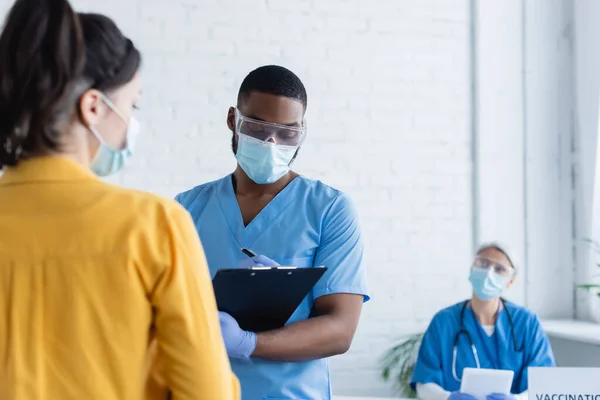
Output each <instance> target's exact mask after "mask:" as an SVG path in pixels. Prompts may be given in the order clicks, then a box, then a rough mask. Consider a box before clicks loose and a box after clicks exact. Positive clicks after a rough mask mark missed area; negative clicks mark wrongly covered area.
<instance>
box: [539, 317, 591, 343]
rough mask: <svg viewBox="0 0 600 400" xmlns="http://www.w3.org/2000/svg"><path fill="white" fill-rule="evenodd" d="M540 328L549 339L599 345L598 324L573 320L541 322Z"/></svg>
mask: <svg viewBox="0 0 600 400" xmlns="http://www.w3.org/2000/svg"><path fill="white" fill-rule="evenodd" d="M542 327H543V328H544V330H545V331H546V333H547V334H548V336H550V337H553V336H554V337H557V338H561V339H567V340H574V341H577V342H582V343H589V344H594V345H600V324H595V323H592V322H585V321H574V320H543V321H542Z"/></svg>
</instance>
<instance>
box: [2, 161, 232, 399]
mask: <svg viewBox="0 0 600 400" xmlns="http://www.w3.org/2000/svg"><path fill="white" fill-rule="evenodd" d="M150 348H153V349H154V350H153V351H152V353H153V354H150V351H149V350H150ZM156 354H158V355H159V356H160V364H161V365H160V372H157V371H156V370H155V368H154V365H155V364H156V359H155V357H154V356H155V355H156ZM149 370H151V371H150V373H149ZM148 376H153V378H151V379H148ZM165 385H166V386H167V387H168V388H169V389H170V391H171V394H172V397H171V398H172V399H173V400H179V399H208V400H221V399H223V400H226V399H238V398H239V397H240V393H239V390H240V389H239V383H238V381H237V378H236V377H235V376H234V375H233V373H232V372H231V367H230V365H229V360H228V358H227V355H226V352H225V347H224V345H223V342H222V339H221V332H220V328H219V321H218V316H217V308H216V302H215V298H214V293H213V289H212V284H211V280H210V276H209V272H208V268H207V265H206V259H205V256H204V252H203V249H202V246H201V244H200V241H199V239H198V234H197V232H196V229H195V227H194V225H193V222H192V220H191V218H190V216H189V215H188V213H187V212H186V211H185V210H184V209H183V208H182V207H180V206H179V205H178V204H177V203H176V202H174V201H171V200H167V199H162V198H159V197H157V196H154V195H151V194H148V193H144V192H139V191H134V190H127V189H123V188H120V187H116V186H113V185H109V184H106V183H104V182H102V181H101V180H99V179H98V178H96V177H95V176H94V175H93V174H92V173H91V172H90V171H89V170H87V169H86V168H84V167H82V166H80V165H79V164H77V163H75V162H74V161H72V160H70V159H67V158H64V157H39V158H34V159H30V160H26V161H22V162H20V163H19V165H18V166H17V167H11V168H7V169H6V170H5V172H4V175H2V176H0V399H3V400H42V399H43V400H46V399H48V400H55V399H56V400H68V399H76V400H88V399H89V400H93V399H98V400H112V399H115V400H117V399H118V400H132V399H142V398H144V397H145V398H160V397H162V398H164V396H165V391H164V390H165V387H164V386H165Z"/></svg>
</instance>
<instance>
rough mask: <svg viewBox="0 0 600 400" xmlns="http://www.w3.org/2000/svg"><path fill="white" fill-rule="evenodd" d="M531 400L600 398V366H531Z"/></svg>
mask: <svg viewBox="0 0 600 400" xmlns="http://www.w3.org/2000/svg"><path fill="white" fill-rule="evenodd" d="M528 375H529V382H528V384H529V386H528V397H529V400H600V368H547V367H529V369H528Z"/></svg>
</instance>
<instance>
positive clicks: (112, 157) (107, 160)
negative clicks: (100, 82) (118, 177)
mask: <svg viewBox="0 0 600 400" xmlns="http://www.w3.org/2000/svg"><path fill="white" fill-rule="evenodd" d="M103 100H104V102H105V103H106V104H107V105H108V106H109V107H110V108H111V109H112V110H113V111H114V112H115V113H116V114H117V115H118V116H119V117H121V119H122V120H123V121H125V123H126V124H127V133H126V134H125V140H126V142H127V143H126V145H125V148H124V149H122V150H121V149H115V148H113V147H111V146H109V145H107V144H106V142H105V141H104V139H102V136H101V135H100V133H99V132H98V130H97V129H96V128H95V127H94V126H90V131H92V133H93V134H94V136H95V137H96V139H98V141H99V142H100V146H99V147H98V151H96V154H95V155H94V158H93V160H92V164H91V167H90V168H91V170H92V172H94V173H95V174H96V175H98V176H100V177H106V176H109V175H113V174H116V173H117V172H119V171H120V170H121V169H122V168H123V167H124V166H125V164H127V161H128V160H129V158H131V156H132V154H133V146H134V145H135V141H136V139H137V136H138V134H139V132H140V123H139V122H138V120H137V119H136V118H135V117H134V116H133V115H132V116H131V118H129V121H127V120H126V119H125V118H124V117H123V115H122V114H121V113H120V112H119V110H118V109H117V107H116V106H115V105H114V104H113V103H112V102H111V101H110V100H108V99H107V98H103Z"/></svg>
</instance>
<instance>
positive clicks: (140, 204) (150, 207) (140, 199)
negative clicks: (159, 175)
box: [106, 185, 187, 221]
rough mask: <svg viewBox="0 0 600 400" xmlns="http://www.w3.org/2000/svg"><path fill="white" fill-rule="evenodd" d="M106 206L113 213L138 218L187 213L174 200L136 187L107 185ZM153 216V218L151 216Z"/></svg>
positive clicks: (146, 218)
mask: <svg viewBox="0 0 600 400" xmlns="http://www.w3.org/2000/svg"><path fill="white" fill-rule="evenodd" d="M106 191H107V201H106V206H107V207H108V208H112V209H113V211H114V212H113V213H112V214H113V215H115V216H117V215H123V216H125V215H129V216H136V217H138V218H135V219H138V220H142V221H143V220H153V219H155V218H156V217H165V216H168V215H173V214H175V215H180V214H187V211H185V209H184V208H183V207H182V206H181V205H180V204H179V203H178V202H177V201H175V200H173V199H170V198H167V197H163V196H160V195H157V194H154V193H150V192H146V191H143V190H138V189H129V188H123V187H119V186H115V185H107V186H106ZM153 217H154V218H153Z"/></svg>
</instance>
